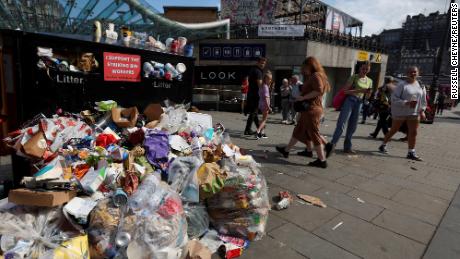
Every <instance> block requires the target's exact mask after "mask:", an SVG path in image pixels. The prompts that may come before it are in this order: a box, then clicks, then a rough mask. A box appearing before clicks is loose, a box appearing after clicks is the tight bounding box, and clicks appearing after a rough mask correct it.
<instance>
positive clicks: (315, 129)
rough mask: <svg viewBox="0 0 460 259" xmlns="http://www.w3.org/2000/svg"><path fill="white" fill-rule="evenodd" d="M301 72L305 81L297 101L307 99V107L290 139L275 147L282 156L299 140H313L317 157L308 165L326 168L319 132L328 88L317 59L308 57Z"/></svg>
mask: <svg viewBox="0 0 460 259" xmlns="http://www.w3.org/2000/svg"><path fill="white" fill-rule="evenodd" d="M302 74H303V75H304V78H305V79H306V80H305V83H304V85H303V87H302V92H301V95H300V97H298V98H297V101H305V100H308V101H309V104H310V105H309V107H308V109H307V110H306V111H303V112H301V113H300V119H299V122H298V123H297V125H296V127H295V128H294V131H293V133H292V137H291V140H290V141H289V144H288V145H287V146H286V147H276V150H278V151H279V152H280V153H281V154H283V156H284V157H286V158H287V157H288V156H289V150H290V149H291V148H292V147H294V146H295V144H296V143H297V142H298V141H300V142H302V143H304V144H307V143H308V142H309V141H311V142H313V145H314V146H315V151H316V153H317V155H318V159H316V160H315V161H313V162H310V163H309V164H308V165H309V166H314V167H320V168H326V167H327V162H326V155H325V152H324V146H323V142H324V141H323V139H322V136H321V134H320V132H319V127H320V121H321V117H322V116H323V102H322V99H323V95H324V94H325V93H326V92H328V91H329V90H330V85H329V82H328V80H327V76H326V73H325V72H324V68H323V66H321V64H320V63H319V61H318V59H316V58H314V57H308V58H307V59H305V61H304V62H303V64H302Z"/></svg>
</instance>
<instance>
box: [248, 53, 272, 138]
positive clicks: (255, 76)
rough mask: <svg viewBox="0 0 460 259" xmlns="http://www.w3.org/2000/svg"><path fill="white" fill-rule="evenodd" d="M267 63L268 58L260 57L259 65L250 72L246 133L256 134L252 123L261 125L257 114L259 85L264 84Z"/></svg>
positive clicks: (257, 125)
mask: <svg viewBox="0 0 460 259" xmlns="http://www.w3.org/2000/svg"><path fill="white" fill-rule="evenodd" d="M266 63H267V59H266V58H264V57H260V58H259V59H258V60H257V65H256V66H255V67H253V68H252V69H251V71H250V72H249V91H248V100H247V101H246V107H245V112H244V113H245V114H248V120H247V122H246V129H245V130H244V134H245V135H254V134H255V132H253V131H252V130H251V126H252V123H253V122H254V124H255V125H256V127H259V117H258V116H257V113H258V109H259V107H258V106H259V87H260V86H261V85H262V77H263V75H264V72H263V70H264V68H265V65H266Z"/></svg>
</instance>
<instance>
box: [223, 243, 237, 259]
mask: <svg viewBox="0 0 460 259" xmlns="http://www.w3.org/2000/svg"><path fill="white" fill-rule="evenodd" d="M217 252H218V253H219V255H220V256H221V257H222V258H224V259H232V258H237V257H240V256H241V255H242V254H243V248H241V247H238V246H237V245H234V244H231V243H227V244H223V245H221V246H220V247H219V249H218V250H217Z"/></svg>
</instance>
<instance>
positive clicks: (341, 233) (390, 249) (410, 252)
mask: <svg viewBox="0 0 460 259" xmlns="http://www.w3.org/2000/svg"><path fill="white" fill-rule="evenodd" d="M339 223H342V224H341V225H340V226H338V227H337V225H338V224H339ZM313 233H314V234H316V235H318V236H320V237H322V238H324V239H325V240H327V241H329V242H332V243H334V244H335V245H337V246H339V247H341V248H343V249H345V250H347V251H350V252H351V253H353V254H355V255H358V256H361V257H363V258H372V259H379V258H385V259H388V258H404V259H411V258H414V259H415V258H420V257H421V256H422V255H423V252H424V249H425V246H424V245H422V244H420V243H418V242H415V241H413V240H410V239H408V238H406V237H403V236H400V235H398V234H395V233H393V232H391V231H388V230H386V229H383V228H381V227H378V226H376V225H373V224H371V223H368V222H366V221H364V220H361V219H358V218H356V217H353V216H350V215H347V214H345V213H342V214H340V215H339V216H337V217H336V218H334V219H333V220H331V221H330V222H328V223H327V224H325V225H324V226H322V227H321V228H319V229H317V230H316V231H314V232H313Z"/></svg>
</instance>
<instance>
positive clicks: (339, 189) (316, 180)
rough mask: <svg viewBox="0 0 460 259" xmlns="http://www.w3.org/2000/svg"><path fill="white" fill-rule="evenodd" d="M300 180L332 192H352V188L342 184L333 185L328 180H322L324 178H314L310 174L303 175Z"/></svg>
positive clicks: (333, 183)
mask: <svg viewBox="0 0 460 259" xmlns="http://www.w3.org/2000/svg"><path fill="white" fill-rule="evenodd" d="M300 179H302V180H304V181H305V182H308V183H312V184H315V185H319V186H321V187H325V188H328V189H331V190H334V191H336V192H341V193H347V192H349V191H351V190H353V188H351V187H349V186H345V185H343V184H339V183H335V182H333V181H330V180H327V179H324V178H320V177H316V176H314V175H311V174H305V175H303V176H301V177H300Z"/></svg>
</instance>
